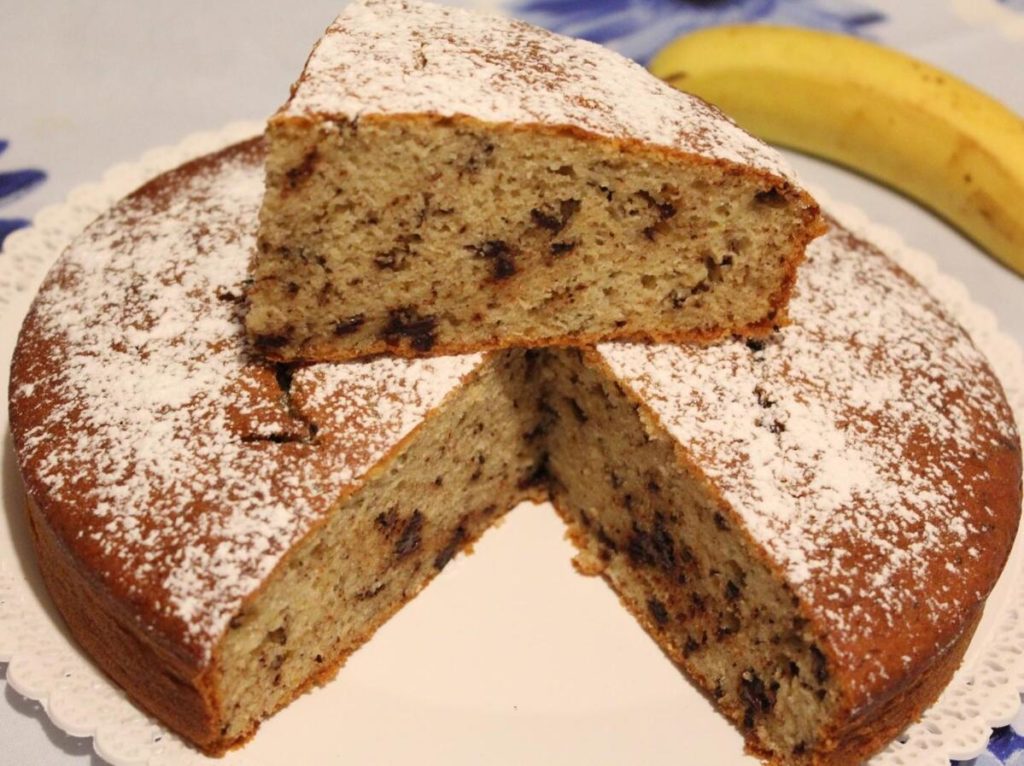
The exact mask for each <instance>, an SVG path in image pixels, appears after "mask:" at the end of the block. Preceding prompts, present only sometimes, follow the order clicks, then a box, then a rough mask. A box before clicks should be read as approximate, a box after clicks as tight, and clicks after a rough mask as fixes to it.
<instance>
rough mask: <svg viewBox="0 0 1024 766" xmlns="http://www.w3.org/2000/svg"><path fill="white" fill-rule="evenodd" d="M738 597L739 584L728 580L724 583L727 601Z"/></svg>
mask: <svg viewBox="0 0 1024 766" xmlns="http://www.w3.org/2000/svg"><path fill="white" fill-rule="evenodd" d="M739 597H740V586H738V585H737V584H736V583H734V582H733V581H732V580H729V582H727V583H726V584H725V598H726V600H727V601H736V600H738V599H739Z"/></svg>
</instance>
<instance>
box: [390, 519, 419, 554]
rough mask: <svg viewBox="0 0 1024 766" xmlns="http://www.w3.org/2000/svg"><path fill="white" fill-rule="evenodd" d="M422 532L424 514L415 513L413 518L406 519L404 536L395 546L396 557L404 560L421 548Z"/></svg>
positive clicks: (403, 528)
mask: <svg viewBox="0 0 1024 766" xmlns="http://www.w3.org/2000/svg"><path fill="white" fill-rule="evenodd" d="M422 532H423V514H422V513H420V512H419V511H418V510H416V511H413V513H412V516H410V517H409V518H408V519H406V522H405V526H403V527H402V534H401V536H400V537H399V538H398V542H397V543H396V544H395V555H396V556H398V557H399V558H403V557H405V556H408V555H409V554H410V553H412V552H413V551H415V550H416V549H417V548H419V547H420V537H421V534H422Z"/></svg>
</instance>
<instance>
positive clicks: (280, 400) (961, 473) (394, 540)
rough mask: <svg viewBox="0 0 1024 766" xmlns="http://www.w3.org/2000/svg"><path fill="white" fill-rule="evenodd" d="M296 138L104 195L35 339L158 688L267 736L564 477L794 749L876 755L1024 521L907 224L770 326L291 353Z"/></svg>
mask: <svg viewBox="0 0 1024 766" xmlns="http://www.w3.org/2000/svg"><path fill="white" fill-rule="evenodd" d="M266 152H267V148H266V145H265V143H264V141H263V140H262V139H253V140H250V141H248V142H245V143H242V144H239V145H236V146H233V147H230V148H228V149H225V150H223V151H221V152H219V153H216V154H214V155H210V156H207V157H204V158H200V159H198V160H195V161H193V162H191V163H189V164H186V165H184V166H182V167H181V168H179V169H177V170H175V171H172V172H170V173H168V174H165V175H163V176H160V177H158V178H156V179H154V180H153V181H151V182H150V183H148V184H147V185H145V186H144V187H142V188H141V189H140V190H138V191H137V192H135V193H134V194H132V195H130V196H129V197H127V198H126V199H124V200H123V201H121V202H120V203H118V204H116V205H115V206H114V207H113V208H112V209H111V210H110V211H109V212H107V213H105V214H104V215H102V216H100V218H99V219H97V220H96V221H95V222H94V223H93V224H91V225H90V226H89V227H88V228H87V229H86V230H85V231H84V232H83V233H82V234H81V235H80V236H79V237H78V238H77V239H76V240H75V241H74V242H73V243H72V244H71V245H70V247H69V248H68V250H67V251H66V252H65V253H64V254H63V256H62V257H61V258H60V260H59V261H58V263H57V265H56V266H55V268H54V269H53V270H52V271H51V273H50V274H49V276H48V277H47V279H46V281H45V283H44V284H43V286H42V288H41V290H40V292H39V295H38V296H37V298H36V300H35V302H34V304H33V306H32V308H31V310H30V312H29V314H28V316H27V318H26V320H25V323H24V326H23V328H22V332H21V335H20V337H19V341H18V345H17V349H16V352H15V356H14V360H13V364H12V372H11V389H10V390H11V394H10V417H11V429H12V435H13V438H14V443H15V447H16V451H17V456H18V461H19V466H20V470H21V474H22V477H23V479H24V483H25V487H26V492H27V497H28V514H29V519H30V522H31V523H30V527H31V530H32V534H33V539H34V542H35V546H36V550H37V553H38V559H39V564H40V569H41V571H42V574H43V578H44V580H45V582H46V584H47V586H48V588H49V590H50V593H51V594H52V596H53V599H54V602H55V603H56V605H57V607H58V609H59V611H60V612H61V614H62V615H63V617H64V619H65V620H66V622H67V624H68V627H69V628H70V630H71V632H72V634H73V635H74V636H75V638H76V639H77V640H78V642H79V643H80V644H81V645H82V646H83V647H84V649H85V650H86V651H87V652H88V653H89V654H90V655H92V657H93V658H94V659H95V661H96V662H97V664H98V665H99V666H100V667H101V668H103V669H104V670H105V671H106V672H107V673H108V674H109V675H110V676H111V677H112V678H113V679H114V680H115V681H116V682H117V683H119V684H120V685H121V686H123V687H124V688H125V690H126V691H127V692H128V694H129V695H130V696H131V698H132V699H133V700H135V701H136V703H138V704H139V705H140V706H141V707H142V708H143V709H145V710H146V711H148V712H149V713H152V714H153V715H155V716H156V717H157V718H159V719H160V720H161V721H162V722H163V723H164V724H166V725H167V726H169V727H170V728H171V729H173V730H174V731H176V732H178V733H179V734H180V735H182V736H183V737H185V738H186V739H187V740H188V741H190V742H192V743H193V744H195V745H196V746H197V747H199V748H201V749H202V750H204V751H205V752H208V753H211V754H219V753H222V752H224V751H225V750H226V749H228V748H231V747H234V746H236V745H239V744H241V743H243V742H244V741H245V740H246V739H248V738H249V737H251V736H252V735H253V734H254V733H255V731H256V728H257V726H258V725H259V723H260V721H261V720H264V719H265V718H266V717H268V716H270V715H272V714H273V713H274V711H275V710H277V709H279V708H280V707H282V706H283V705H285V704H287V703H288V702H289V701H290V700H292V699H293V698H294V697H296V696H297V695H299V694H301V693H302V692H303V691H304V690H305V689H308V688H309V687H311V686H312V685H314V684H318V683H321V682H324V681H326V680H328V679H329V678H330V677H331V676H332V675H333V674H334V673H335V672H336V670H337V669H338V667H339V666H340V664H341V663H342V662H343V661H344V660H345V658H346V657H347V656H349V655H350V654H351V652H352V651H354V650H355V649H356V648H357V647H358V646H359V645H360V644H361V643H363V642H364V641H366V640H367V639H368V638H369V636H370V635H371V634H372V633H373V632H374V630H375V629H376V628H377V627H378V626H379V625H380V624H382V623H383V622H384V621H385V620H386V619H387V618H388V617H389V616H390V615H391V614H393V613H394V612H395V611H396V610H397V609H399V608H400V607H401V606H402V604H404V603H406V602H407V601H408V600H409V599H411V598H412V597H413V596H415V594H416V593H417V592H418V591H419V590H420V589H421V588H422V587H424V585H426V584H427V583H428V582H429V581H430V579H431V578H432V577H434V576H435V575H436V574H437V573H438V572H439V571H441V570H442V569H443V568H444V567H445V566H446V564H447V563H448V562H449V561H450V560H451V559H452V557H453V556H455V555H457V553H458V552H459V551H460V550H463V549H464V548H465V547H467V546H468V545H469V544H471V543H472V541H473V540H475V539H476V538H478V537H479V536H480V535H481V534H482V533H483V532H484V531H485V530H486V529H487V528H488V527H489V526H490V525H492V524H493V523H494V522H495V520H497V519H499V518H501V516H502V515H503V514H504V513H506V512H507V511H508V510H509V509H510V508H511V507H513V506H514V505H516V504H517V503H518V502H519V501H521V500H524V499H535V500H537V499H543V498H550V499H552V500H553V502H554V504H555V506H556V507H557V509H558V511H559V513H560V514H561V516H562V517H563V518H564V519H565V521H566V523H567V528H568V530H569V533H570V534H571V537H572V540H573V541H574V542H575V543H576V545H577V546H578V547H579V555H578V557H577V565H578V567H579V569H580V570H581V571H583V572H585V573H589V574H598V573H600V574H602V575H603V576H604V577H605V579H606V580H607V581H608V582H609V584H610V585H611V586H612V588H614V590H615V591H616V592H617V593H618V594H619V596H620V597H621V600H622V602H623V604H624V605H625V607H626V608H628V609H629V610H630V611H631V612H632V613H633V614H634V615H635V616H636V618H637V620H638V621H639V622H640V624H641V625H642V626H643V627H644V628H645V629H646V630H647V631H648V632H649V633H650V635H651V636H652V638H653V639H654V640H655V641H656V642H657V643H658V645H659V646H661V647H662V649H664V651H665V652H666V654H667V655H668V656H669V657H671V658H672V659H673V660H674V661H675V662H677V663H678V664H679V666H680V667H681V668H682V669H684V670H685V672H686V673H687V674H688V675H689V677H690V678H691V679H693V681H694V682H695V683H696V684H697V685H698V686H699V687H700V688H702V689H703V690H705V691H706V692H707V693H708V694H709V695H710V696H711V697H712V698H713V699H714V700H715V703H716V704H717V705H718V707H719V709H720V710H721V711H722V712H723V714H725V715H726V716H728V717H729V718H730V719H731V720H733V721H734V722H735V723H736V725H737V726H738V727H739V728H740V729H741V730H742V731H743V733H744V735H745V737H746V738H747V744H748V747H749V748H750V749H751V750H752V751H753V752H755V753H758V754H760V755H761V756H762V757H764V758H765V759H766V760H768V761H771V762H773V763H797V764H848V763H853V762H856V761H857V760H858V759H860V758H862V757H864V756H866V755H868V754H870V753H871V752H873V751H875V750H877V749H878V748H880V747H881V746H883V745H884V744H885V742H887V741H888V739H890V738H891V737H893V736H895V735H896V734H897V733H898V731H899V730H900V729H901V728H902V727H904V726H905V725H906V724H908V723H909V722H910V721H912V720H913V719H914V718H915V717H916V716H917V715H918V714H919V712H920V711H921V710H922V709H923V707H924V706H926V705H928V704H929V703H930V702H932V701H933V700H934V699H935V697H936V696H937V694H938V693H939V691H940V690H941V688H942V687H943V685H944V684H945V683H946V682H947V681H948V679H949V677H950V676H951V674H952V672H953V670H954V669H955V668H956V667H957V665H958V663H959V661H960V658H961V656H962V654H963V652H964V650H965V648H966V646H967V643H968V642H969V640H970V638H971V635H972V632H973V630H974V628H975V626H976V624H977V621H978V619H979V616H980V614H981V609H982V605H983V603H984V601H985V598H986V596H987V594H988V593H989V591H990V589H991V588H992V586H993V584H994V582H995V580H996V578H997V577H998V575H999V572H1000V570H1001V569H1002V566H1003V564H1004V562H1005V560H1006V556H1007V554H1008V551H1009V549H1010V544H1011V541H1012V540H1013V538H1014V534H1015V532H1016V528H1017V523H1018V517H1019V513H1020V502H1021V496H1020V476H1021V453H1020V442H1019V437H1018V434H1017V431H1016V428H1015V426H1014V423H1013V417H1012V414H1011V412H1010V410H1009V408H1008V405H1007V403H1006V401H1005V399H1004V396H1003V393H1002V390H1001V388H1000V385H999V383H998V381H997V380H996V379H995V377H994V376H993V374H992V372H991V371H990V369H989V368H988V365H987V363H986V362H985V360H984V358H983V357H982V356H981V354H980V353H979V352H978V351H977V350H975V348H974V347H973V346H972V344H971V342H970V340H969V339H968V338H967V336H966V335H965V333H964V332H963V331H962V330H961V329H960V328H959V327H958V326H957V325H956V323H955V322H954V321H952V320H951V319H950V317H949V316H948V315H947V314H946V313H945V312H944V311H943V309H942V308H941V307H940V306H938V305H937V304H936V303H935V301H934V300H932V299H931V298H930V297H929V296H928V295H927V293H926V292H925V291H924V290H923V289H922V288H921V287H920V286H919V285H917V283H915V282H914V281H913V280H912V279H911V278H910V277H908V276H907V275H906V274H905V273H903V272H902V271H901V270H900V269H899V268H898V267H897V266H895V265H894V263H893V262H891V261H890V260H889V259H888V258H887V257H886V256H885V255H884V254H883V253H882V252H880V251H879V250H878V249H877V248H876V247H874V246H873V245H871V244H870V243H868V242H867V241H865V240H864V239H863V238H861V237H860V236H858V235H855V234H854V233H852V232H850V231H848V230H846V229H844V228H843V227H842V226H841V225H839V224H835V225H834V226H833V229H832V231H831V232H830V233H829V234H828V235H827V236H826V237H824V238H822V239H819V240H817V241H816V242H815V243H813V244H812V246H811V248H810V251H809V259H808V261H807V263H806V264H805V266H804V267H803V268H802V270H801V277H800V283H799V285H798V287H797V291H796V293H795V296H794V299H793V302H792V308H791V316H792V324H791V325H790V326H788V327H786V328H783V329H782V330H780V331H778V332H776V333H774V334H772V335H771V336H769V337H766V338H764V339H748V340H731V341H726V342H723V343H721V344H718V345H714V346H708V347H699V346H687V347H681V346H672V345H636V344H627V343H615V342H610V343H602V344H599V345H597V346H596V347H593V348H589V349H584V350H580V349H565V348H561V349H559V348H553V349H534V350H524V349H515V350H506V351H496V352H489V353H486V354H468V355H463V356H447V357H435V358H430V359H408V358H398V357H380V358H376V359H372V360H368V361H362V362H346V363H319V364H308V365H293V364H285V363H275V362H270V361H266V360H264V359H263V358H262V357H261V356H259V355H258V354H255V353H254V351H253V349H252V348H251V346H250V345H249V344H248V342H247V340H246V332H245V328H244V322H243V312H244V307H243V302H242V301H243V297H242V296H243V290H244V287H245V282H246V279H247V265H248V259H249V257H250V255H251V253H252V252H253V251H254V250H255V249H256V247H257V228H258V223H257V219H258V211H259V205H260V199H261V193H262V179H263V175H262V174H263V165H264V161H265V155H266ZM882 295H884V296H885V298H884V300H879V299H878V298H879V296H882ZM523 555H524V560H528V556H529V552H528V551H524V554H523ZM609 659H610V660H611V658H609Z"/></svg>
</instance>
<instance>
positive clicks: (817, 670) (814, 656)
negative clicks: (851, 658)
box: [811, 644, 828, 684]
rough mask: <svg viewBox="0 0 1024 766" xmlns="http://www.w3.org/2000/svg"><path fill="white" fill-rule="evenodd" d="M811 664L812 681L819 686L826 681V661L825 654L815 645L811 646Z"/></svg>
mask: <svg viewBox="0 0 1024 766" xmlns="http://www.w3.org/2000/svg"><path fill="white" fill-rule="evenodd" d="M811 662H812V666H811V667H812V669H813V671H814V680H815V681H817V682H818V683H819V684H823V683H825V682H826V681H828V660H827V659H826V657H825V653H824V652H822V651H821V649H819V648H818V647H817V645H816V644H811Z"/></svg>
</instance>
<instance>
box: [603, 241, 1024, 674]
mask: <svg viewBox="0 0 1024 766" xmlns="http://www.w3.org/2000/svg"><path fill="white" fill-rule="evenodd" d="M808 257H809V260H808V262H807V264H806V265H805V266H804V267H803V269H802V270H801V272H800V277H799V283H798V288H797V291H796V294H795V296H794V298H793V301H792V303H791V306H790V315H791V317H792V325H791V326H788V327H786V328H784V329H783V330H781V331H780V332H778V333H776V334H775V336H773V337H772V338H771V339H770V340H768V341H766V342H763V343H761V342H757V341H751V342H749V343H745V342H739V341H737V342H730V343H724V344H721V345H718V346H713V347H710V348H706V349H695V348H685V347H673V346H641V345H625V344H603V345H601V346H600V347H599V351H600V353H601V354H602V355H603V357H604V358H605V359H606V361H607V362H608V364H609V365H610V366H611V368H612V370H613V371H614V372H615V373H616V374H617V375H618V376H621V379H622V380H623V381H624V382H625V383H626V384H627V385H628V386H629V387H631V388H632V389H633V390H634V391H635V392H636V393H637V394H638V395H639V396H640V397H641V398H642V399H644V400H645V401H647V402H648V404H649V405H650V407H651V408H652V410H653V412H654V413H655V414H656V416H657V417H658V418H659V420H660V421H661V423H662V424H663V425H664V426H665V427H666V428H667V429H668V430H669V432H670V433H671V434H672V435H673V436H674V437H675V438H676V439H678V440H679V441H680V443H681V444H682V445H683V447H684V448H685V449H686V450H687V452H688V453H689V454H690V455H691V456H692V459H693V461H694V462H695V463H696V464H697V465H699V466H700V469H701V470H702V471H703V472H704V473H705V474H706V475H707V477H708V478H709V479H710V480H711V481H712V482H713V483H714V484H715V485H716V486H717V488H718V490H719V491H720V492H721V495H722V498H723V499H724V500H725V501H726V502H727V503H728V504H729V505H731V506H732V508H733V509H734V510H735V511H736V512H737V513H738V514H740V516H741V518H742V519H743V521H744V523H745V525H746V527H747V529H748V530H749V532H750V533H751V534H752V535H753V536H754V538H755V539H756V540H758V541H759V542H760V543H761V544H763V545H764V546H765V548H766V549H767V550H768V551H769V553H770V554H771V555H772V556H773V557H774V558H775V560H776V561H777V562H778V564H779V565H780V566H781V567H782V568H783V570H784V571H785V573H786V575H787V576H788V578H789V579H790V580H791V581H792V583H794V585H795V586H796V592H797V593H798V594H799V595H800V596H801V598H802V599H803V600H804V601H805V602H806V603H807V604H809V605H810V607H811V609H812V610H813V611H814V612H815V613H817V614H818V615H819V616H820V617H821V618H822V621H823V624H825V625H826V626H828V628H829V629H830V630H831V631H832V638H833V640H834V643H835V647H834V648H835V649H836V652H837V653H838V654H839V655H840V657H839V659H840V661H843V662H847V663H849V664H850V665H851V666H856V667H858V668H860V671H859V672H860V678H859V680H860V682H861V683H862V684H863V685H864V686H865V687H870V686H872V685H873V684H875V683H880V682H881V681H882V680H884V677H885V674H886V672H887V671H893V670H895V669H894V668H888V667H887V666H886V665H885V662H887V660H886V655H885V654H884V653H879V656H877V657H876V656H873V653H872V652H870V651H866V649H865V647H867V646H871V645H872V641H873V640H876V639H877V640H879V641H880V640H882V637H885V636H892V635H893V632H894V628H895V627H896V626H898V628H899V630H898V631H897V633H898V634H901V635H903V636H905V637H911V636H913V635H915V632H917V633H918V634H920V635H937V634H938V633H940V631H939V628H938V627H937V626H939V625H940V624H941V623H943V622H947V623H949V624H957V621H956V620H955V619H953V616H954V615H957V614H962V613H963V612H964V611H965V610H968V609H970V608H973V606H974V605H975V604H976V603H977V601H978V599H979V598H980V597H983V594H979V593H978V592H976V591H975V590H974V589H972V588H970V587H964V586H963V585H962V584H961V583H958V582H957V577H958V574H955V573H954V574H951V572H950V571H949V569H948V568H947V565H948V564H950V562H952V563H954V564H957V565H958V566H956V567H954V571H955V572H956V573H959V572H960V568H959V565H960V564H964V563H965V562H967V561H969V560H972V559H977V558H978V556H980V555H983V554H982V553H981V551H984V550H985V548H986V541H987V540H988V539H989V535H990V533H992V531H993V530H994V529H995V528H996V525H997V523H1002V525H1003V528H1002V529H1001V530H999V532H1000V533H1001V534H1006V532H1007V529H1006V526H1005V520H1003V519H999V518H997V517H996V516H995V514H993V512H992V510H991V508H989V507H988V506H987V503H988V502H989V500H988V498H987V497H986V496H985V494H984V493H985V492H986V491H988V490H986V489H985V488H986V487H987V486H991V484H993V476H992V475H990V474H989V468H990V466H989V465H987V464H986V461H984V460H982V459H981V457H980V456H984V455H993V454H998V453H1002V454H1004V455H1011V454H1013V453H1014V451H1015V450H1016V448H1017V447H1016V445H1017V443H1018V439H1019V436H1018V434H1017V432H1016V430H1015V428H1014V426H1013V418H1012V415H1011V413H1010V411H1009V408H1008V406H1007V404H1006V402H1005V399H1004V397H1003V395H1002V391H1001V389H1000V387H999V384H998V382H997V381H996V380H995V378H994V376H993V374H992V372H991V371H990V369H989V367H988V365H987V363H986V361H985V360H984V358H983V357H982V356H981V354H980V353H979V352H978V351H977V350H976V349H975V348H974V346H973V345H972V343H971V342H970V340H969V338H968V337H967V336H966V334H965V333H963V331H961V330H960V329H959V328H958V327H957V326H956V324H955V323H954V322H953V321H952V320H951V319H950V318H949V317H948V316H947V315H946V313H945V312H944V311H943V310H942V309H941V307H939V306H938V305H937V304H936V303H935V302H934V301H933V300H932V299H931V298H930V297H929V296H928V295H927V294H926V293H925V292H924V290H923V289H922V288H921V287H920V286H919V285H918V284H917V283H915V282H914V281H913V280H911V279H910V278H909V277H907V276H906V275H905V274H904V273H903V272H901V271H899V269H898V268H896V267H895V266H894V265H893V264H892V263H891V262H890V261H889V260H888V259H887V258H886V257H885V256H884V255H882V254H881V253H880V252H879V251H877V250H876V249H874V248H872V247H871V246H870V245H868V244H866V243H864V242H863V241H860V240H857V239H855V238H853V237H852V236H851V235H850V234H848V233H847V232H845V231H844V230H842V229H838V228H837V229H834V230H833V231H832V232H831V233H830V234H829V235H828V236H827V237H825V238H824V239H822V240H819V241H817V242H816V243H813V244H812V245H811V246H810V248H809V250H808ZM992 468H993V470H997V469H995V467H994V466H992ZM1013 489H1014V488H1010V487H1007V488H1006V491H1007V492H1011V491H1013ZM968 504H971V505H975V506H981V508H980V509H979V514H977V515H973V516H969V515H968V514H967V513H965V508H966V507H967V505H968ZM1010 531H1012V530H1010ZM971 568H975V569H976V568H977V567H976V565H972V567H971ZM917 648H918V650H922V647H921V646H920V645H919V646H918V647H917ZM924 648H927V646H925V647H924ZM914 659H915V660H919V659H921V658H920V657H915V658H914Z"/></svg>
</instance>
